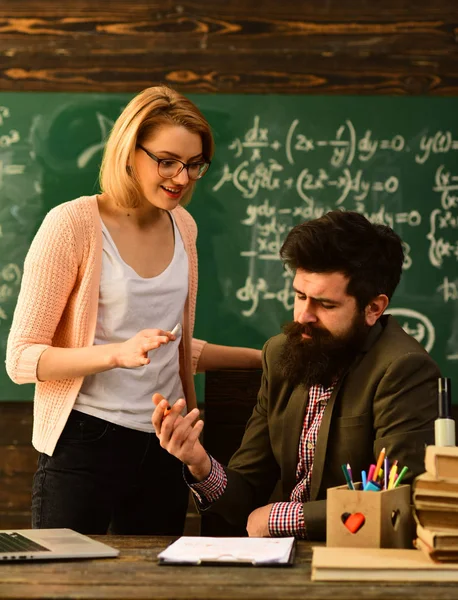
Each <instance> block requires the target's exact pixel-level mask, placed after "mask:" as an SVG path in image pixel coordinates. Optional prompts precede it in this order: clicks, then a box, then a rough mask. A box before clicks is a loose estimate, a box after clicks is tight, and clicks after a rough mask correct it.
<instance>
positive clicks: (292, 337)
mask: <svg viewBox="0 0 458 600" xmlns="http://www.w3.org/2000/svg"><path fill="white" fill-rule="evenodd" d="M282 331H283V333H284V334H285V335H286V336H287V337H288V339H289V341H296V342H304V341H305V340H304V339H303V338H302V335H303V334H305V335H308V336H309V337H310V338H312V339H313V340H317V339H325V338H326V339H328V338H329V337H332V335H331V334H330V333H329V331H327V330H326V329H322V328H321V327H317V326H314V325H311V324H310V323H298V322H297V321H290V322H289V323H285V324H284V325H283V327H282Z"/></svg>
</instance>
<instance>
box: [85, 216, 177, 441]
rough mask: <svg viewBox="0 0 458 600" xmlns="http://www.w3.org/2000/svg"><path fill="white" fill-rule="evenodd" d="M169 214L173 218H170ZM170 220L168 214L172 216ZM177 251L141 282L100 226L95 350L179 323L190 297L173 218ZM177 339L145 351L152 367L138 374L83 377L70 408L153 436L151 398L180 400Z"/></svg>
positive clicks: (123, 372) (114, 372)
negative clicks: (161, 268)
mask: <svg viewBox="0 0 458 600" xmlns="http://www.w3.org/2000/svg"><path fill="white" fill-rule="evenodd" d="M169 214H171V213H169ZM171 216H172V215H171ZM172 221H173V228H174V232H175V248H174V253H173V258H172V260H171V262H170V264H169V265H168V267H167V268H166V269H165V270H164V271H163V272H162V273H161V274H160V275H158V276H157V277H150V278H144V277H140V276H139V275H138V274H137V273H136V271H134V269H132V267H130V266H129V265H127V264H126V263H125V262H124V261H123V260H122V258H121V255H120V254H119V252H118V249H117V248H116V245H115V243H114V242H113V239H112V238H111V235H110V234H109V232H108V229H107V228H106V227H105V225H104V224H103V222H102V233H103V250H102V273H101V279H100V290H99V304H98V312H97V325H96V330H95V339H94V345H96V344H110V343H114V342H123V341H126V340H128V339H129V338H131V337H133V336H134V335H135V334H136V333H138V332H139V331H141V330H142V329H156V328H158V329H165V330H169V331H171V330H172V329H173V327H175V325H176V324H177V323H182V322H183V309H184V304H185V301H186V297H187V294H188V257H187V254H186V251H185V248H184V245H183V240H182V239H181V235H180V232H179V230H178V228H177V226H176V224H175V220H174V219H173V216H172ZM180 339H181V336H178V337H177V340H176V341H175V342H169V343H168V344H166V345H163V346H160V347H159V348H157V349H155V350H151V352H149V358H150V359H151V362H150V364H149V365H146V366H144V367H138V368H136V369H111V370H110V371H104V372H103V373H97V374H96V375H88V376H87V377H85V378H84V381H83V385H82V387H81V390H80V392H79V395H78V397H77V399H76V402H75V405H74V408H75V410H79V411H80V412H83V413H86V414H89V415H93V416H95V417H99V418H101V419H105V420H106V421H109V422H111V423H117V424H119V425H122V426H124V427H129V428H131V429H137V430H139V431H153V426H152V424H151V415H152V412H153V408H154V407H153V403H152V401H151V396H152V395H153V393H155V392H159V393H161V394H162V395H163V396H165V398H167V399H168V400H169V402H170V403H171V404H173V403H174V402H176V401H177V400H178V399H179V398H183V387H182V384H181V379H180V376H179V357H178V346H179V343H180Z"/></svg>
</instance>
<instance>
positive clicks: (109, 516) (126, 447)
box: [32, 410, 189, 535]
mask: <svg viewBox="0 0 458 600" xmlns="http://www.w3.org/2000/svg"><path fill="white" fill-rule="evenodd" d="M188 497H189V493H188V487H187V485H186V483H185V481H184V479H183V475H182V466H181V462H180V461H178V460H177V459H176V458H175V457H173V456H171V455H170V454H169V453H168V452H166V451H165V450H164V449H163V448H161V447H160V445H159V440H158V439H157V437H156V435H155V434H154V433H146V432H142V431H135V430H133V429H128V428H126V427H121V426H120V425H114V424H113V423H109V422H107V421H104V420H103V419H98V418H97V417H93V416H91V415H85V414H83V413H81V412H78V411H75V410H73V411H72V412H71V413H70V417H69V419H68V421H67V424H66V425H65V428H64V430H63V432H62V434H61V436H60V438H59V441H58V443H57V446H56V449H55V451H54V454H53V455H52V456H48V455H47V454H40V456H39V459H38V469H37V472H36V473H35V475H34V478H33V488H32V527H33V528H35V529H42V528H54V527H69V528H70V529H74V530H75V531H79V532H80V533H86V534H105V533H107V531H108V529H109V531H110V532H111V533H114V534H125V535H181V534H182V532H183V528H184V521H185V517H186V509H187V506H188Z"/></svg>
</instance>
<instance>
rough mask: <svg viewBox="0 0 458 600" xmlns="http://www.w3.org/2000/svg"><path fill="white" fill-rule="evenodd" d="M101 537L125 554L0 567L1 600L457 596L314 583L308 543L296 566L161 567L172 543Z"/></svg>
mask: <svg viewBox="0 0 458 600" xmlns="http://www.w3.org/2000/svg"><path fill="white" fill-rule="evenodd" d="M96 539H99V540H100V541H103V542H106V543H107V544H110V545H111V546H114V547H116V548H119V549H120V550H121V554H120V556H119V557H118V558H110V559H97V560H78V561H58V562H47V561H43V562H29V563H26V562H24V563H8V564H6V563H3V564H1V565H0V598H2V599H12V598H15V599H17V598H21V599H22V600H28V599H29V598H40V600H44V599H47V598H53V599H59V598H60V599H63V598H66V599H69V598H78V599H86V600H87V599H89V598H91V599H101V598H106V599H108V598H110V599H113V598H119V599H121V598H122V599H130V598H132V599H133V598H135V599H139V598H144V599H147V598H153V599H165V598H186V599H189V598H193V599H194V600H198V599H205V600H209V599H210V598H214V599H215V600H216V599H218V600H222V599H224V600H227V599H229V598H234V599H237V600H245V599H254V598H257V599H260V600H261V599H262V600H270V599H274V598H275V599H276V600H281V599H285V600H286V599H290V598H301V600H304V598H305V599H307V600H325V599H332V600H344V599H347V600H355V598H358V600H365V599H366V600H369V599H370V600H382V599H383V600H394V599H396V600H398V599H399V600H409V599H412V600H414V599H415V600H426V599H434V600H448V599H451V598H456V597H457V595H458V592H457V587H456V585H455V584H453V583H445V584H428V583H418V584H412V583H410V584H403V585H400V584H398V583H395V584H389V583H373V584H359V583H344V582H337V583H323V582H319V583H315V582H311V581H310V566H311V560H312V550H311V544H310V543H309V542H299V543H298V547H297V553H296V560H295V564H294V566H293V567H285V568H267V567H224V566H222V567H174V566H159V565H158V563H157V560H156V557H157V555H158V553H159V552H160V551H161V550H163V549H164V548H165V547H166V546H167V545H168V543H169V542H170V541H172V539H173V538H165V537H163V538H159V537H121V536H119V537H115V536H97V537H96Z"/></svg>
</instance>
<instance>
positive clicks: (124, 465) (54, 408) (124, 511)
mask: <svg viewBox="0 0 458 600" xmlns="http://www.w3.org/2000/svg"><path fill="white" fill-rule="evenodd" d="M212 155H213V138H212V134H211V130H210V127H209V124H208V123H207V121H206V120H205V118H204V117H203V115H202V114H201V113H200V111H199V110H198V109H197V107H196V106H195V105H194V104H193V103H192V102H191V101H190V100H188V99H186V98H184V97H183V96H181V95H180V94H178V93H177V92H175V91H174V90H172V89H170V88H168V87H165V86H156V87H151V88H148V89H146V90H144V91H143V92H141V93H140V94H138V95H137V96H136V97H135V98H134V99H133V100H132V101H131V102H130V103H129V104H128V106H127V107H126V108H125V110H124V111H123V112H122V114H121V115H120V117H119V118H118V119H117V121H116V123H115V125H114V127H113V130H112V132H111V135H110V137H109V139H108V142H107V144H106V148H105V153H104V158H103V163H102V168H101V173H100V183H101V190H102V192H101V193H100V194H99V195H96V196H85V197H81V198H78V199H76V200H72V201H71V202H66V203H64V204H61V205H59V206H57V207H56V208H54V209H53V210H51V211H50V212H49V213H48V215H47V216H46V217H45V219H44V221H43V223H42V225H41V227H40V229H39V231H38V233H37V235H36V237H35V239H34V241H33V242H32V245H31V247H30V250H29V252H28V255H27V257H26V260H25V265H24V275H23V280H22V286H21V291H20V294H19V299H18V303H17V307H16V310H15V314H14V319H13V324H12V328H11V332H10V336H9V339H8V348H7V370H8V373H9V375H10V377H11V379H12V380H13V381H15V382H16V383H30V382H33V383H35V384H36V387H35V400H34V426H33V440H32V442H33V445H34V447H35V448H36V449H37V450H38V451H39V453H40V455H39V459H38V469H37V472H36V473H35V476H34V482H33V492H32V526H33V527H34V528H46V527H70V528H72V529H75V530H77V531H80V532H81V533H89V534H104V533H106V532H107V530H108V529H109V528H110V531H112V532H114V533H118V534H131V535H135V534H150V535H154V534H156V535H179V534H181V533H182V529H183V525H184V520H185V513H186V508H187V498H188V492H187V487H186V484H185V483H184V480H183V477H182V474H181V464H180V462H179V461H178V460H177V459H175V458H174V457H172V456H170V455H169V454H168V453H167V452H166V451H165V450H163V449H162V448H161V447H160V446H159V442H158V440H157V438H156V435H155V434H154V430H153V427H152V424H151V414H152V408H153V405H152V402H151V398H152V395H153V394H154V393H159V394H161V395H163V396H164V397H166V398H167V399H169V400H170V403H171V404H173V403H174V402H176V401H177V400H178V399H180V398H185V399H186V410H187V411H189V410H191V409H192V408H194V407H195V406H196V396H195V391H194V385H193V373H194V372H195V371H196V370H199V371H204V370H206V369H208V368H218V367H259V366H260V365H261V353H260V351H259V350H255V349H250V348H231V347H227V346H215V345H212V344H207V343H206V342H203V341H200V340H196V339H193V328H194V315H195V305H196V292H197V254H196V245H195V241H196V235H197V230H196V225H195V222H194V220H193V219H192V217H191V216H190V214H189V213H188V212H187V211H186V210H185V209H184V208H183V205H184V204H186V203H187V202H188V201H189V200H190V198H191V195H192V192H193V190H194V186H195V183H196V181H197V180H199V179H200V178H201V177H203V176H204V175H205V173H206V172H207V170H208V168H209V167H210V162H211V159H212ZM176 325H178V327H176ZM172 330H173V332H172Z"/></svg>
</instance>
